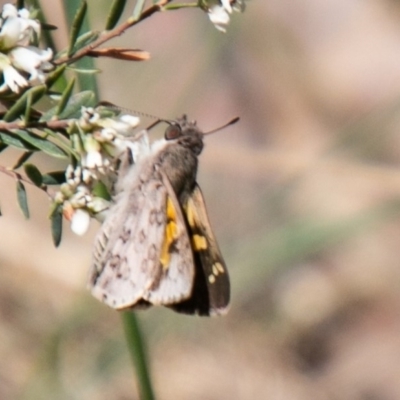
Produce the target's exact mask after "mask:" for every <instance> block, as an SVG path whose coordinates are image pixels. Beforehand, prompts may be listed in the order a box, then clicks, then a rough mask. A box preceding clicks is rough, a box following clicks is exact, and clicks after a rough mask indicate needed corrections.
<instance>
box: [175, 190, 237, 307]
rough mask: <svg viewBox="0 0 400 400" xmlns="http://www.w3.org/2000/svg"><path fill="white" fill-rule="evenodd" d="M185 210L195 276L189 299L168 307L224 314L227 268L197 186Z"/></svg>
mask: <svg viewBox="0 0 400 400" xmlns="http://www.w3.org/2000/svg"><path fill="white" fill-rule="evenodd" d="M184 211H185V217H186V221H187V225H188V227H189V233H190V235H191V245H192V250H193V255H194V262H195V278H194V284H193V290H192V294H191V296H190V298H188V299H187V300H185V301H183V302H180V303H178V304H174V305H172V306H171V308H172V309H174V310H175V311H178V312H182V313H187V314H199V315H220V314H225V313H226V312H227V311H228V306H229V300H230V284H229V276H228V270H227V268H226V265H225V262H224V260H223V258H222V255H221V252H220V250H219V247H218V244H217V241H216V239H215V237H214V234H213V231H212V229H211V226H210V222H209V219H208V215H207V210H206V207H205V203H204V199H203V195H202V193H201V190H200V188H199V186H198V185H196V186H195V188H194V190H193V191H192V193H191V195H190V197H189V199H188V201H187V204H186V205H185V206H184Z"/></svg>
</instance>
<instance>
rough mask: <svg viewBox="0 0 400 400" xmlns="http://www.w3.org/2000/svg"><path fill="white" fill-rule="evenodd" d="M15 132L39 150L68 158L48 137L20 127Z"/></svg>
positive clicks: (53, 155)
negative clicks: (45, 137)
mask: <svg viewBox="0 0 400 400" xmlns="http://www.w3.org/2000/svg"><path fill="white" fill-rule="evenodd" d="M15 134H16V135H17V136H18V137H19V138H21V139H23V140H24V141H25V142H28V143H29V144H31V145H32V146H34V147H35V148H36V149H38V150H42V151H43V152H44V153H46V154H48V155H50V156H52V157H57V158H66V157H67V155H66V153H65V152H64V151H63V150H62V149H61V148H60V147H58V146H57V145H56V144H54V143H53V142H50V141H49V140H48V139H44V138H41V137H39V136H37V135H34V134H32V133H30V132H28V131H23V130H21V129H18V130H16V131H15Z"/></svg>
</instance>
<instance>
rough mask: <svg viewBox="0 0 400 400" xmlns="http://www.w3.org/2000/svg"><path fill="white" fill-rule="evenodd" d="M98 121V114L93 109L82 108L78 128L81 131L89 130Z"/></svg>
mask: <svg viewBox="0 0 400 400" xmlns="http://www.w3.org/2000/svg"><path fill="white" fill-rule="evenodd" d="M99 120H100V114H99V113H98V112H96V111H95V110H94V108H93V107H82V108H81V117H80V119H79V126H80V127H81V128H82V129H83V130H91V129H92V128H93V126H95V124H96V123H97V121H99Z"/></svg>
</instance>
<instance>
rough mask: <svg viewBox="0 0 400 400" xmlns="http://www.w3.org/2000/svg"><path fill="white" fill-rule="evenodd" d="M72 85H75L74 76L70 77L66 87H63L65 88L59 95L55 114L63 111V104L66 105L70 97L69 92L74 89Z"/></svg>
mask: <svg viewBox="0 0 400 400" xmlns="http://www.w3.org/2000/svg"><path fill="white" fill-rule="evenodd" d="M74 86H75V78H73V79H71V81H70V82H69V83H68V85H67V87H66V88H65V90H64V92H63V94H62V96H61V99H60V102H59V103H58V106H57V110H56V115H60V114H61V113H62V112H63V111H64V109H65V106H66V105H67V103H68V101H69V99H70V98H71V94H72V91H73V90H74Z"/></svg>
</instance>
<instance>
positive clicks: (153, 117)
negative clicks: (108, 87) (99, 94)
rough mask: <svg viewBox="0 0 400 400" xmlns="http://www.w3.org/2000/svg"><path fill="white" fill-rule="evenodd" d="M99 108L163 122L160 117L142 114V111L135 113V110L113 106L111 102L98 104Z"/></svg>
mask: <svg viewBox="0 0 400 400" xmlns="http://www.w3.org/2000/svg"><path fill="white" fill-rule="evenodd" d="M98 106H102V107H107V108H111V109H112V110H116V111H122V112H126V113H128V114H131V115H137V116H139V117H146V118H151V119H155V120H157V121H163V120H161V119H160V118H159V117H156V116H154V115H152V114H147V113H144V112H141V111H135V110H131V109H129V108H125V107H120V106H117V105H115V104H113V103H110V102H109V101H101V102H100V103H99V104H98ZM157 123H158V122H157Z"/></svg>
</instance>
